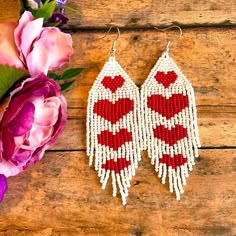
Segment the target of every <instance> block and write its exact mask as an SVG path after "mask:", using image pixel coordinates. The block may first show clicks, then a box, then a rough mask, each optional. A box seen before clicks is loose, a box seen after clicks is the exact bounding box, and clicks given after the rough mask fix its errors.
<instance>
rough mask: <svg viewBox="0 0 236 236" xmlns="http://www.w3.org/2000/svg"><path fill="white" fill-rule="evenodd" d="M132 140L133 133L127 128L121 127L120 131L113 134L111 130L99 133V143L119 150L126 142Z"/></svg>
mask: <svg viewBox="0 0 236 236" xmlns="http://www.w3.org/2000/svg"><path fill="white" fill-rule="evenodd" d="M131 141H132V133H131V132H128V130H127V129H120V130H119V132H116V134H113V133H112V132H110V131H109V130H104V131H102V132H101V133H100V134H99V135H98V143H99V144H101V145H105V146H107V147H110V148H112V149H113V150H114V151H117V150H118V149H119V147H121V146H122V145H123V144H125V143H126V142H131Z"/></svg>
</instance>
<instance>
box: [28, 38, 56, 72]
mask: <svg viewBox="0 0 236 236" xmlns="http://www.w3.org/2000/svg"><path fill="white" fill-rule="evenodd" d="M52 48H53V42H52V41H51V40H48V39H46V38H44V39H40V40H38V41H37V42H35V43H34V48H33V50H32V52H31V53H30V54H29V55H28V57H27V58H26V62H27V66H28V69H29V72H30V75H31V76H36V75H37V74H39V73H41V72H43V73H44V74H47V73H48V69H49V63H50V56H51V54H52V53H53V52H52Z"/></svg>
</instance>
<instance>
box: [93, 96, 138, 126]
mask: <svg viewBox="0 0 236 236" xmlns="http://www.w3.org/2000/svg"><path fill="white" fill-rule="evenodd" d="M133 110H134V102H133V100H131V99H129V98H120V99H118V100H117V101H116V102H115V103H112V102H110V101H109V100H108V99H104V100H99V101H97V102H96V103H94V110H93V111H94V113H95V114H97V115H99V116H101V117H102V118H104V119H106V120H108V121H110V122H111V123H112V124H115V123H116V122H117V121H118V120H119V119H121V118H122V117H123V116H125V115H127V114H128V113H129V112H131V111H133Z"/></svg>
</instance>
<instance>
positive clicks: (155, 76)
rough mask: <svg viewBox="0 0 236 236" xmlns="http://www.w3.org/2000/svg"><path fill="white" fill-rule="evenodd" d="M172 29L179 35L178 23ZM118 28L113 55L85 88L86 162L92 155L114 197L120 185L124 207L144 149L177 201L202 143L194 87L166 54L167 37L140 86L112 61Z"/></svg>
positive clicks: (113, 46) (104, 184) (99, 173)
mask: <svg viewBox="0 0 236 236" xmlns="http://www.w3.org/2000/svg"><path fill="white" fill-rule="evenodd" d="M172 27H177V28H179V30H180V36H182V30H181V28H180V27H178V26H172ZM172 27H171V28H172ZM111 28H112V27H111ZM111 28H110V29H109V31H108V32H107V33H109V32H110V30H111ZM169 28H170V27H169ZM117 31H118V36H117V38H116V39H115V40H114V41H113V45H112V53H111V56H110V58H109V60H108V62H106V64H105V65H104V67H103V69H102V71H101V72H100V74H99V75H98V77H97V79H96V80H95V82H94V84H93V86H92V88H91V90H90V92H89V99H88V107H87V155H88V156H89V164H90V165H92V163H93V160H94V159H95V164H94V165H95V170H96V171H98V176H99V177H100V182H101V183H102V188H103V189H105V187H106V184H107V182H108V179H109V177H110V176H111V177H112V186H113V196H116V195H117V189H119V191H120V194H121V198H122V203H123V204H124V205H125V204H126V197H127V196H128V189H129V187H130V180H131V179H132V177H133V176H134V175H135V172H136V169H137V168H138V163H139V161H140V160H141V151H143V150H147V152H148V155H149V157H150V159H151V164H152V165H154V167H155V171H156V172H158V177H160V178H161V179H162V183H163V184H164V183H165V182H166V177H167V176H168V180H169V189H170V192H175V193H176V198H177V200H179V199H180V194H181V193H183V192H184V190H183V185H186V178H187V177H188V175H189V174H188V172H189V170H190V171H191V170H192V166H193V165H194V158H195V157H197V156H198V147H200V141H199V137H198V127H197V111H196V105H195V97H194V91H193V88H192V85H191V83H190V82H189V81H188V80H187V79H186V77H185V76H184V74H183V73H182V72H181V70H180V69H179V68H178V67H177V65H176V64H175V63H174V61H173V59H172V58H171V57H170V55H169V46H170V41H168V44H167V46H166V49H165V51H164V52H163V54H162V56H161V57H160V58H159V59H158V61H157V63H156V65H155V66H154V67H153V69H152V70H151V72H150V74H149V75H148V77H147V79H146V81H145V82H144V84H143V85H142V86H141V90H139V88H138V87H137V86H136V85H135V84H134V82H133V81H132V80H131V79H130V77H129V76H128V75H127V73H126V72H125V71H124V70H123V68H122V67H121V66H120V65H119V63H118V62H117V61H116V58H115V50H116V48H115V42H116V40H117V39H118V38H119V36H120V32H119V28H118V27H117ZM105 36H106V35H105ZM105 36H104V37H105Z"/></svg>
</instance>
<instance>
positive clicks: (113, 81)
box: [102, 75, 125, 93]
mask: <svg viewBox="0 0 236 236" xmlns="http://www.w3.org/2000/svg"><path fill="white" fill-rule="evenodd" d="M124 82H125V80H124V78H123V77H122V76H121V75H118V76H115V77H114V78H112V77H111V76H105V77H104V79H103V80H102V85H103V86H104V87H105V88H107V89H110V90H111V92H112V93H115V92H116V90H117V89H118V88H121V87H122V86H123V84H124Z"/></svg>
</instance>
